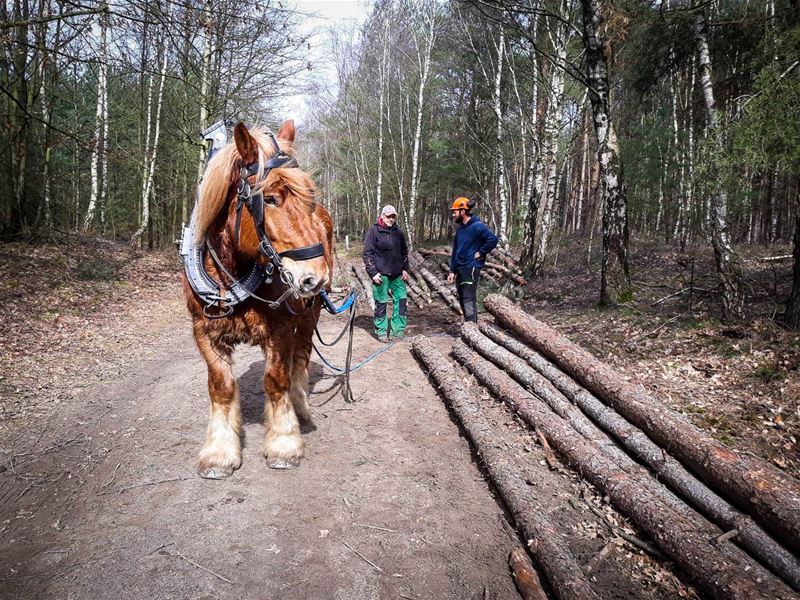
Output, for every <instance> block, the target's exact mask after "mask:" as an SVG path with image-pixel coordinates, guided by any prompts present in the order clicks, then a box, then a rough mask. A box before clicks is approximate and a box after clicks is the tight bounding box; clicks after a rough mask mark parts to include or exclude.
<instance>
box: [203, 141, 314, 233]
mask: <svg viewBox="0 0 800 600" xmlns="http://www.w3.org/2000/svg"><path fill="white" fill-rule="evenodd" d="M250 135H251V136H253V138H254V139H255V140H256V143H257V144H258V173H257V174H256V181H259V182H260V183H259V184H258V185H257V187H256V189H261V190H263V189H264V188H265V187H266V186H267V183H268V180H269V182H270V183H271V182H272V181H274V179H273V178H274V177H276V176H277V177H279V178H280V179H281V181H282V183H283V184H284V185H285V186H286V188H287V190H288V192H289V194H288V195H287V196H288V197H292V198H294V199H295V200H296V201H298V202H302V203H305V204H308V205H310V204H312V203H313V202H314V201H315V197H316V187H315V186H314V183H313V182H312V181H311V178H310V177H309V176H308V174H307V173H306V172H305V171H303V170H302V169H298V168H278V169H274V170H273V171H272V172H271V173H270V174H269V176H268V177H267V178H266V180H264V181H261V179H262V178H263V175H264V164H265V163H266V162H267V161H268V160H269V159H270V158H271V157H272V156H273V155H274V154H275V148H274V146H273V145H272V141H271V140H270V135H269V133H267V132H266V131H265V130H263V129H253V130H251V131H250ZM276 139H277V141H278V144H279V145H280V148H281V150H283V151H284V152H286V153H287V154H290V155H294V149H293V147H292V143H291V142H288V141H287V140H283V139H279V138H276ZM239 160H240V156H239V152H238V151H237V150H236V144H234V143H230V144H227V145H226V146H225V147H224V148H222V149H220V150H219V152H217V154H216V155H215V156H214V158H212V159H211V161H210V162H209V163H208V166H207V168H206V172H205V175H204V176H203V183H202V185H201V186H200V193H199V199H198V201H197V205H196V206H195V207H194V210H193V211H192V224H193V226H194V230H195V236H196V237H195V239H196V241H197V242H200V241H202V240H203V238H204V237H205V235H206V232H207V231H208V228H209V227H210V226H211V223H212V222H213V221H214V220H215V219H216V217H217V215H218V214H219V213H220V211H221V210H222V209H223V208H224V207H225V204H226V202H227V200H228V190H229V189H230V186H231V184H232V183H233V182H234V181H235V180H236V179H237V178H238V176H239V172H238V167H239Z"/></svg>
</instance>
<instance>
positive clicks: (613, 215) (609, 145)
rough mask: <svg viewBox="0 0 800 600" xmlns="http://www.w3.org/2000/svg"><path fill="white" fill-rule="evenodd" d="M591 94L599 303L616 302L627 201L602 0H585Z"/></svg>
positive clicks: (626, 281)
mask: <svg viewBox="0 0 800 600" xmlns="http://www.w3.org/2000/svg"><path fill="white" fill-rule="evenodd" d="M582 4H583V28H584V45H585V48H586V69H587V76H588V80H589V86H590V88H589V98H590V99H591V102H592V117H593V120H594V128H595V133H596V135H597V158H598V163H599V166H600V181H601V189H602V196H603V206H604V210H603V256H602V265H601V271H600V303H601V304H614V303H616V302H617V300H618V299H619V298H620V297H626V296H628V294H629V292H630V287H631V281H630V270H629V267H628V205H627V197H626V190H625V177H624V174H623V169H622V160H621V158H620V155H619V144H618V143H617V136H616V132H615V130H614V124H613V121H612V118H611V101H610V100H611V99H610V89H609V77H608V64H607V60H606V56H607V49H606V46H605V41H604V40H603V39H602V37H601V31H602V26H603V15H602V14H601V8H600V2H599V0H582Z"/></svg>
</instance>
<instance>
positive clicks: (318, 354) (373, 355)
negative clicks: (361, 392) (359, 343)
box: [312, 341, 397, 374]
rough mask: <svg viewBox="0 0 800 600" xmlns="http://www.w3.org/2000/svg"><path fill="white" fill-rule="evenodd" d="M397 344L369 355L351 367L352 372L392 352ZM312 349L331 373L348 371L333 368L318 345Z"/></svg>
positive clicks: (393, 343)
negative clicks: (388, 351)
mask: <svg viewBox="0 0 800 600" xmlns="http://www.w3.org/2000/svg"><path fill="white" fill-rule="evenodd" d="M396 343H397V342H396V341H395V342H392V343H391V344H389V345H388V346H386V347H385V348H381V349H380V350H376V351H375V352H373V353H372V354H370V355H369V356H368V357H367V358H365V359H364V360H362V361H361V362H360V363H358V364H357V365H355V366H351V367H350V372H351V373H352V372H353V371H356V370H358V369H360V368H361V367H363V366H364V365H365V364H367V363H368V362H369V361H371V360H372V359H373V358H377V357H378V356H380V355H381V354H383V353H384V352H386V351H387V350H391V348H392V346H394V345H395V344H396ZM312 348H314V352H316V353H317V356H319V357H320V359H321V360H322V362H323V363H324V364H325V366H326V367H328V368H329V369H330V370H331V371H333V372H334V373H337V374H341V373H344V372H345V370H346V369H342V368H341V367H335V366H333V365H332V364H331V363H329V362H328V361H327V360H326V359H325V357H324V356H322V353H321V352H320V351H319V349H318V348H317V346H316V345H312Z"/></svg>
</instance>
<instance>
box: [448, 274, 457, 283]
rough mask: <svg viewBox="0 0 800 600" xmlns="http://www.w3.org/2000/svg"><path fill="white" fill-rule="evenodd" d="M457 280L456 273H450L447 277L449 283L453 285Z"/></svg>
mask: <svg viewBox="0 0 800 600" xmlns="http://www.w3.org/2000/svg"><path fill="white" fill-rule="evenodd" d="M455 280H456V274H455V273H449V274H448V275H447V283H453V282H454V281H455Z"/></svg>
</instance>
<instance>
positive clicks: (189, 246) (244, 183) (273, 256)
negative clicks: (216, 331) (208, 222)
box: [180, 133, 325, 319]
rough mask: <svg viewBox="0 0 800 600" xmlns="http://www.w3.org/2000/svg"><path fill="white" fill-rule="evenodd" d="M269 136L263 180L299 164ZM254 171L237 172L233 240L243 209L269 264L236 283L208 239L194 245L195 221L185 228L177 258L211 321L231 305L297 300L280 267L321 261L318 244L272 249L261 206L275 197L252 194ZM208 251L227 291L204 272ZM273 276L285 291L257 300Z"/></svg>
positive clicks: (254, 166) (257, 266)
mask: <svg viewBox="0 0 800 600" xmlns="http://www.w3.org/2000/svg"><path fill="white" fill-rule="evenodd" d="M269 137H270V140H271V141H272V145H273V147H274V149H275V155H274V156H272V157H271V158H270V159H269V160H268V161H267V162H266V163H265V164H264V169H263V175H262V178H261V181H264V180H265V179H266V178H267V176H268V175H269V173H270V171H272V169H278V168H284V169H288V168H298V164H297V160H295V158H294V157H292V156H289V155H288V154H286V153H285V152H284V151H283V150H281V148H280V146H279V145H278V142H277V140H276V139H275V136H274V135H273V134H272V133H270V134H269ZM258 171H259V164H258V161H255V162H253V163H251V164H249V165H245V166H243V167H242V168H241V169H240V171H239V184H238V186H237V189H236V226H235V233H234V237H235V240H236V241H237V242H238V240H239V226H240V224H241V218H242V208H243V207H245V206H246V207H247V210H248V212H249V213H250V216H251V217H252V218H253V223H255V227H256V233H257V234H258V238H259V244H258V249H259V252H260V253H261V254H263V255H264V256H265V257H266V258H267V261H268V262H267V263H266V265H261V264H259V263H255V264H254V265H253V267H252V268H251V269H250V271H249V272H248V273H247V275H245V276H244V277H241V278H238V279H237V278H236V277H234V276H233V275H231V274H230V273H228V271H227V269H225V267H224V266H223V265H222V262H221V261H220V260H219V257H218V256H217V254H216V252H215V251H214V249H213V247H212V246H211V244H210V243H209V242H208V238H204V239H203V241H202V242H200V243H196V242H195V228H194V219H192V222H191V223H190V224H189V225H188V226H185V227H184V228H183V234H182V236H181V246H180V255H181V259H182V260H183V266H184V271H185V272H186V278H187V279H188V280H189V285H191V287H192V289H193V290H194V291H195V293H196V294H197V295H198V297H199V298H200V299H201V301H202V302H203V304H204V306H203V314H204V315H205V316H206V317H208V318H210V319H218V318H223V317H227V316H229V315H230V314H232V313H233V309H234V307H235V306H237V305H238V304H241V303H242V302H244V301H245V300H247V299H249V298H254V299H256V300H260V301H262V302H264V303H266V304H267V306H268V307H269V308H271V309H273V310H275V309H277V308H279V307H280V306H281V304H283V302H285V301H286V299H287V298H288V297H289V296H291V295H294V296H295V297H298V296H299V294H298V293H297V288H296V286H295V284H294V279H293V277H292V274H291V273H290V272H289V271H288V270H286V268H285V267H284V266H283V259H284V258H288V259H290V260H311V259H313V258H318V257H320V256H324V254H325V251H324V248H323V245H322V243H316V244H312V245H311V246H303V247H302V248H292V249H290V250H284V251H283V252H277V251H276V250H275V248H274V247H273V245H272V241H271V240H270V239H269V236H268V235H267V232H266V231H265V229H264V218H265V213H264V204H265V203H266V202H267V200H271V201H272V203H274V197H273V196H267V198H265V197H264V194H263V192H262V191H260V190H259V191H256V192H253V189H252V188H251V186H250V183H249V181H248V180H249V178H250V177H253V176H255V175H257V174H258ZM206 250H208V251H209V252H210V254H211V256H212V258H213V260H214V261H215V262H216V264H217V266H218V267H219V268H220V269H221V270H222V271H223V272H224V273H225V274H226V275H227V276H228V277H229V278H230V279H231V281H232V282H233V283H232V284H230V285H229V286H227V287H226V286H224V285H223V284H222V283H219V282H217V281H215V280H214V278H212V277H211V276H210V275H209V274H208V272H207V271H206V269H205V253H206ZM276 271H277V273H278V276H279V277H280V280H281V281H282V282H283V284H284V285H285V286H286V289H285V291H284V292H283V293H282V294H281V296H280V297H279V298H278V299H277V300H266V299H264V298H261V297H260V296H258V295H257V294H256V293H255V292H256V290H258V288H259V287H261V286H262V285H264V284H266V285H269V284H270V283H272V280H273V275H274V273H275V272H276ZM212 311H216V312H212Z"/></svg>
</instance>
